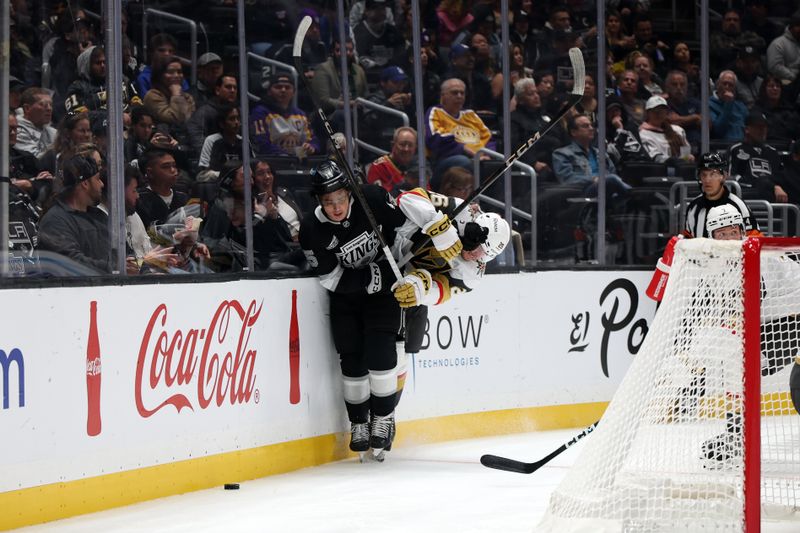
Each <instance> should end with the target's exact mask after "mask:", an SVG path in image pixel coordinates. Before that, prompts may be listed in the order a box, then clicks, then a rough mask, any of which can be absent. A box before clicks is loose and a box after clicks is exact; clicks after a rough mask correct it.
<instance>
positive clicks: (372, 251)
mask: <svg viewBox="0 0 800 533" xmlns="http://www.w3.org/2000/svg"><path fill="white" fill-rule="evenodd" d="M378 247H379V243H378V236H377V235H375V233H374V232H372V231H370V232H369V233H367V232H366V231H365V232H363V233H361V234H360V235H359V236H357V237H356V238H354V239H352V240H350V241H348V242H346V243H345V244H343V245H342V246H341V247H340V248H339V251H338V252H336V257H338V258H339V264H341V265H342V266H343V267H345V268H358V267H361V266H364V265H366V264H369V263H371V262H372V260H373V259H375V256H376V255H378Z"/></svg>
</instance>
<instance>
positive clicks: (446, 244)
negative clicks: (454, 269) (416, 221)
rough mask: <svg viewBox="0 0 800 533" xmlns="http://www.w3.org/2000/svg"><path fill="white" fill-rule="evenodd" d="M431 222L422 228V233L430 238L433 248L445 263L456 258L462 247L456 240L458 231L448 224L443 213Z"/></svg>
mask: <svg viewBox="0 0 800 533" xmlns="http://www.w3.org/2000/svg"><path fill="white" fill-rule="evenodd" d="M441 215H442V216H441V217H439V218H438V219H436V220H434V221H433V222H429V223H428V224H426V225H425V226H423V228H422V231H423V232H424V233H425V234H427V235H428V236H430V238H431V241H432V242H433V246H434V247H435V248H436V250H437V251H438V252H439V255H440V256H442V259H444V260H445V261H450V260H451V259H455V258H456V257H458V254H460V253H461V250H462V249H463V248H464V246H463V245H462V244H461V240H459V238H458V230H456V228H454V227H453V225H452V224H451V223H450V219H449V218H448V217H447V215H445V214H444V213H442V214H441Z"/></svg>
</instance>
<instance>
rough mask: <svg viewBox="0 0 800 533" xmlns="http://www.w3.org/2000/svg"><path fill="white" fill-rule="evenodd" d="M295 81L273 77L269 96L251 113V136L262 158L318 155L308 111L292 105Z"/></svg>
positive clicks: (277, 76) (277, 75) (317, 143)
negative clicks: (265, 156) (267, 156)
mask: <svg viewBox="0 0 800 533" xmlns="http://www.w3.org/2000/svg"><path fill="white" fill-rule="evenodd" d="M294 91H295V87H294V80H293V79H292V77H291V76H289V75H288V74H281V73H278V74H273V75H272V77H271V78H270V80H269V87H268V89H267V94H266V96H265V97H264V98H263V99H262V100H261V101H260V102H259V103H258V105H256V106H255V107H254V108H253V110H252V111H251V112H250V135H251V138H252V140H253V144H254V149H255V151H256V153H257V154H259V155H282V156H297V157H299V158H301V159H303V158H305V156H307V155H313V154H316V153H317V152H319V148H320V145H319V141H318V140H317V138H316V137H315V136H314V133H313V131H312V130H311V124H310V122H309V120H308V117H307V116H306V114H305V112H304V111H303V110H302V109H300V108H297V107H293V106H292V97H294Z"/></svg>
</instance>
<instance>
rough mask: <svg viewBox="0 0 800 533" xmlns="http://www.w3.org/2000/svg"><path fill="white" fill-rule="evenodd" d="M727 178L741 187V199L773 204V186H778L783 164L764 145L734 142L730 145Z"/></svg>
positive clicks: (779, 157)
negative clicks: (728, 175)
mask: <svg viewBox="0 0 800 533" xmlns="http://www.w3.org/2000/svg"><path fill="white" fill-rule="evenodd" d="M728 157H729V161H730V165H731V170H730V176H731V179H735V180H737V181H738V182H739V185H741V186H742V197H743V198H744V199H745V200H766V201H768V202H774V201H775V185H782V184H783V181H784V178H783V162H782V161H781V156H780V154H778V151H777V150H775V148H773V147H772V146H770V145H768V144H761V145H755V144H748V143H743V142H741V143H736V144H734V145H733V146H731V150H730V154H729V156H728Z"/></svg>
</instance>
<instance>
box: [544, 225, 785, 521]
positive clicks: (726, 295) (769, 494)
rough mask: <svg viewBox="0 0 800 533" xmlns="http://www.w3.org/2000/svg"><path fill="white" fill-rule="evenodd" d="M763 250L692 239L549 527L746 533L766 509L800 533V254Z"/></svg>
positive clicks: (679, 254)
mask: <svg viewBox="0 0 800 533" xmlns="http://www.w3.org/2000/svg"><path fill="white" fill-rule="evenodd" d="M764 242H765V241H764ZM795 242H796V241H795ZM757 248H758V246H751V245H747V246H743V243H742V242H735V241H712V240H707V239H692V240H687V241H682V242H680V243H679V245H678V247H677V251H676V255H675V260H674V263H673V266H672V273H671V275H670V280H669V284H668V286H667V291H666V294H665V298H664V301H663V302H662V305H661V306H660V308H659V309H658V311H657V313H656V317H655V319H654V321H653V324H652V327H651V328H650V331H649V333H648V335H647V338H646V339H645V342H644V344H643V346H642V349H641V350H640V351H639V353H638V355H637V356H636V359H635V360H634V362H633V364H632V365H631V367H630V370H629V371H628V373H627V375H626V376H625V378H624V379H623V381H622V383H621V384H620V387H619V389H618V390H617V392H616V394H615V395H614V398H613V400H612V401H611V403H610V404H609V407H608V410H607V411H606V413H605V415H604V416H603V418H602V420H601V422H600V425H599V426H598V428H597V429H596V430H595V432H594V433H593V435H592V436H591V437H589V439H588V442H587V443H586V445H585V449H584V450H583V451H582V453H581V455H580V457H579V458H578V460H577V461H576V463H575V465H574V466H573V468H572V469H571V471H570V472H569V473H568V474H567V476H566V478H565V479H564V481H563V482H562V483H561V484H560V485H559V487H558V488H557V489H556V491H555V492H554V493H553V494H552V496H551V499H550V504H549V507H548V511H547V513H546V515H545V517H544V519H543V520H542V522H541V523H540V524H539V526H538V527H537V528H536V531H552V532H558V533H567V532H578V531H586V532H591V533H599V532H604V531H615V532H625V533H628V532H648V533H651V532H653V533H655V532H665V533H666V532H669V533H673V532H689V531H691V532H694V531H697V532H701V531H715V532H728V531H730V532H734V531H736V532H740V531H743V530H744V529H745V523H748V524H752V522H751V520H752V516H755V517H756V520H758V513H760V515H761V517H762V518H769V519H771V520H798V522H797V531H800V518H798V517H797V516H795V515H796V514H797V513H795V511H796V509H797V507H798V506H800V414H798V413H797V411H795V409H794V406H793V404H792V399H791V396H790V387H789V378H790V373H791V371H792V368H793V365H794V360H795V356H796V355H798V349H799V347H800V262H799V261H800V255H798V254H797V252H800V246H795V247H794V248H791V247H785V246H784V247H772V246H770V247H766V246H765V247H763V249H761V251H760V254H759V253H758V249H757ZM754 249H755V250H754ZM747 254H751V255H750V256H749V257H751V258H753V259H750V260H755V261H757V263H755V264H760V274H758V273H755V274H754V270H755V269H754V268H753V266H751V265H753V263H749V262H746V260H745V257H746V255H747ZM752 254H755V255H752ZM745 265H748V266H747V268H745ZM748 278H749V279H750V284H749V288H748V289H747V290H748V291H749V292H747V293H746V291H745V290H744V287H745V286H747V285H748V284H747V283H745V281H746V280H747V279H748ZM753 279H758V281H756V283H755V284H753V282H752V280H753ZM753 288H755V289H753ZM746 294H747V295H748V296H747V298H748V299H747V300H746V298H745V295H746ZM750 295H754V297H751V296H750ZM745 309H747V312H745ZM754 310H760V320H759V319H758V318H757V315H755V314H754ZM754 317H755V318H754ZM753 327H755V328H756V330H755V331H754V330H753V329H751V328H753ZM746 332H749V334H748V333H746ZM754 333H760V342H759V336H758V335H756V336H755V337H754V336H753V335H754ZM747 338H749V339H750V340H749V344H748V343H746V342H745V340H746V339H747ZM759 347H760V350H759ZM759 351H760V354H759ZM748 352H749V353H750V354H751V355H750V357H751V359H750V361H751V364H750V365H749V369H755V370H754V371H753V370H750V371H748V372H746V371H745V369H746V368H748V367H747V365H746V364H745V354H746V353H748ZM759 363H760V365H759ZM758 366H760V371H759V369H758ZM759 385H760V393H759V391H758V389H759ZM748 399H749V400H748ZM748 401H751V402H753V401H758V404H756V403H753V404H752V405H751V406H750V409H749V410H748V409H747V408H746V407H747V405H748ZM759 404H760V413H759V412H758V411H759V409H757V408H754V406H756V405H759ZM759 415H760V416H759ZM745 430H746V431H745ZM759 432H760V438H759V435H758V433H759ZM748 449H749V450H751V451H750V455H748V453H747V450H748ZM759 449H760V462H758V461H757V457H758V455H756V454H758V453H759ZM746 457H747V465H745V462H746V461H745V458H746ZM751 458H754V459H751ZM754 465H755V468H756V473H758V472H757V470H758V469H759V468H760V476H757V477H756V476H754V475H753V470H754ZM755 491H758V493H759V495H760V496H759V498H757V499H754V496H755ZM759 501H760V504H758V502H759ZM753 502H756V505H755V506H756V507H758V509H757V510H756V511H757V512H756V514H755V515H753V514H752V511H753ZM746 509H748V510H747V511H746ZM757 523H758V522H756V524H757ZM748 531H750V529H748Z"/></svg>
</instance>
